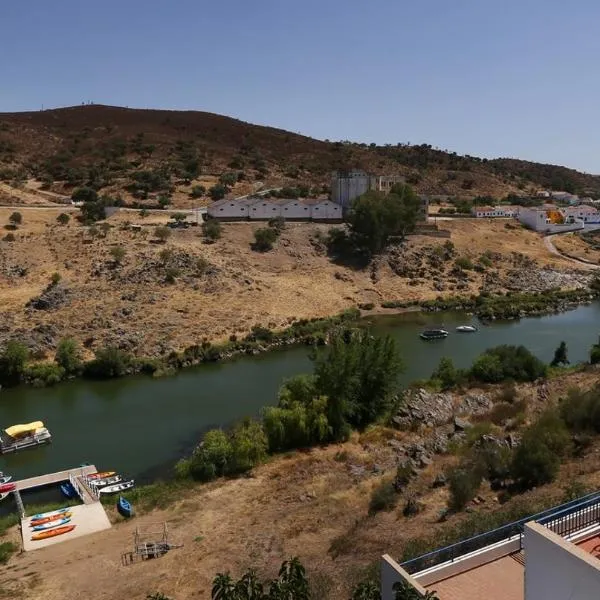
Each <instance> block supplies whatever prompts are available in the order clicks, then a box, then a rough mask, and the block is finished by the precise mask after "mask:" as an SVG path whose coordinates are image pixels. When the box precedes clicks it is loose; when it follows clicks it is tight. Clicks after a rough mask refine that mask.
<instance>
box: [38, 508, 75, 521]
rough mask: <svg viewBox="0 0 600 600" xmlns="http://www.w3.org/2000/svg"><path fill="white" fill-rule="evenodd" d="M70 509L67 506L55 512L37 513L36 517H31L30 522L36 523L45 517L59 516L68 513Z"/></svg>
mask: <svg viewBox="0 0 600 600" xmlns="http://www.w3.org/2000/svg"><path fill="white" fill-rule="evenodd" d="M70 510H71V509H70V508H69V507H68V506H67V507H65V508H57V509H56V510H49V511H48V512H45V513H38V514H37V515H32V516H31V520H32V521H38V520H39V519H45V518H46V517H51V516H52V515H60V514H64V513H66V512H69V511H70Z"/></svg>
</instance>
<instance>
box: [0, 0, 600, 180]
mask: <svg viewBox="0 0 600 600" xmlns="http://www.w3.org/2000/svg"><path fill="white" fill-rule="evenodd" d="M599 23H600V3H599V2H597V0H575V1H574V2H566V1H564V0H561V1H558V0H497V1H493V2H492V0H411V1H410V2H408V1H406V0H252V1H251V0H171V1H166V0H154V1H152V0H101V1H100V0H98V1H95V2H92V1H89V0H55V1H54V2H52V1H49V0H21V1H18V2H9V1H8V0H5V1H4V2H2V9H1V11H0V82H1V83H0V111H19V110H37V109H39V108H40V107H41V106H42V105H44V107H46V108H51V107H56V106H66V105H73V104H78V103H81V102H82V101H87V100H91V101H93V102H95V103H102V104H114V105H122V106H129V107H152V108H170V109H194V110H206V111H211V112H216V113H220V114H225V115H230V116H234V117H237V118H240V119H243V120H245V121H250V122H253V123H259V124H268V125H273V126H276V127H282V128H284V129H289V130H291V131H296V132H300V133H303V134H306V135H311V136H314V137H318V138H322V139H325V138H329V139H331V140H340V139H350V140H356V141H364V142H377V143H387V142H390V143H396V142H400V141H401V142H411V143H429V144H432V145H434V146H438V147H440V148H447V149H451V150H455V151H457V152H459V153H461V154H465V153H466V154H473V155H479V156H488V157H494V156H513V157H519V158H525V159H531V160H538V161H542V162H551V163H556V164H565V165H568V166H572V167H576V168H579V169H581V170H585V171H588V172H592V173H600V164H599V163H600V119H599V118H598V117H599V114H600V110H599V106H600V99H599V95H600V68H599V66H600V60H599V59H600V35H599V33H598V24H599Z"/></svg>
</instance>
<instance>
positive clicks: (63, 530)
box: [31, 525, 77, 542]
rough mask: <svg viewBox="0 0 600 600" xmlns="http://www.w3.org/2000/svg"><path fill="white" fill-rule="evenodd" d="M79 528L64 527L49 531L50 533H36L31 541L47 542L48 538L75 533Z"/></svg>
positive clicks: (73, 526) (72, 526)
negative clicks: (70, 532) (74, 530)
mask: <svg viewBox="0 0 600 600" xmlns="http://www.w3.org/2000/svg"><path fill="white" fill-rule="evenodd" d="M75 527H77V526H76V525H64V526H63V527H58V528H56V529H48V531H41V532H40V533H36V534H35V535H32V536H31V541H32V542H36V541H38V540H45V539H46V538H51V537H55V536H57V535H62V534H63V533H69V531H73V529H75Z"/></svg>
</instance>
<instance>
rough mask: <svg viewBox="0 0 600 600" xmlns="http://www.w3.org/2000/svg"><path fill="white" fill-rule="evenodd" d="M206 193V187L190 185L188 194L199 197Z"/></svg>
mask: <svg viewBox="0 0 600 600" xmlns="http://www.w3.org/2000/svg"><path fill="white" fill-rule="evenodd" d="M205 193H206V188H205V187H204V186H203V185H195V186H193V187H192V191H191V192H190V196H191V197H192V198H201V197H202V196H204V194H205Z"/></svg>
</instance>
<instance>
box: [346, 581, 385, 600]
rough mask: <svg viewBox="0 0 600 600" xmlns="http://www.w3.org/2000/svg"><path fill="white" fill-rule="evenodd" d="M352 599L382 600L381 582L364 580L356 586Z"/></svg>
mask: <svg viewBox="0 0 600 600" xmlns="http://www.w3.org/2000/svg"><path fill="white" fill-rule="evenodd" d="M351 600H381V592H380V591H379V582H377V581H373V580H368V581H362V582H361V583H359V584H358V585H357V586H356V587H355V588H354V591H353V592H352V598H351Z"/></svg>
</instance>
